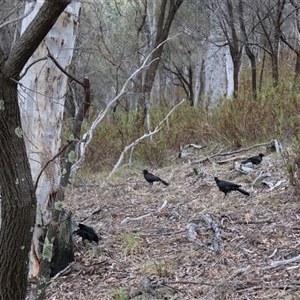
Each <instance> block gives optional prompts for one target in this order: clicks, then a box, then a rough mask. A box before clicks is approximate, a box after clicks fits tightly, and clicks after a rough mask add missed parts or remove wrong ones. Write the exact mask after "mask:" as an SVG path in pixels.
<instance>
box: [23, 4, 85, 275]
mask: <svg viewBox="0 0 300 300" xmlns="http://www.w3.org/2000/svg"><path fill="white" fill-rule="evenodd" d="M42 5H43V2H42V1H40V2H37V5H36V7H35V10H34V11H33V13H31V14H30V15H29V16H28V17H27V18H25V19H24V20H23V23H22V28H21V33H23V32H24V31H25V30H26V28H27V27H28V26H29V24H30V22H31V20H32V19H33V18H34V17H35V15H36V14H37V13H38V12H39V10H40V7H41V6H42ZM80 6H81V4H80V2H73V3H71V4H70V5H69V6H68V7H67V8H66V10H65V11H64V12H63V13H62V14H61V16H60V17H59V18H58V20H57V21H56V23H55V24H54V26H53V28H52V30H51V31H50V32H49V33H48V35H47V36H46V37H45V39H44V40H43V41H42V42H41V44H40V45H39V47H38V49H37V50H36V51H35V52H34V54H33V55H32V56H31V58H30V59H29V60H28V62H27V64H26V65H25V67H24V69H23V73H24V76H23V77H22V79H21V80H20V86H19V105H20V109H21V118H22V128H23V131H24V138H25V144H26V150H27V155H28V158H29V162H30V166H31V174H32V178H33V181H34V182H35V185H36V197H37V212H36V226H35V229H34V234H33V244H32V249H31V250H32V251H31V257H30V273H29V276H30V277H36V276H37V275H38V272H39V263H40V261H41V260H42V247H43V242H41V241H43V240H44V236H45V234H46V233H45V229H46V228H47V225H48V224H49V223H50V221H51V219H52V217H53V215H54V214H53V211H54V210H56V209H57V208H58V207H61V205H59V204H58V203H55V199H56V194H57V192H58V190H59V185H60V177H61V165H60V158H59V156H58V155H57V154H58V153H59V151H60V148H61V128H62V122H63V113H64V102H65V94H66V91H67V80H68V77H67V76H66V75H65V74H64V73H62V71H61V70H60V69H59V68H58V67H57V64H59V66H60V67H61V68H62V69H63V70H65V72H68V70H69V68H70V64H71V60H72V55H73V47H74V43H75V39H76V33H77V32H76V31H77V27H78V15H79V11H80ZM49 56H51V57H53V58H54V60H55V62H56V63H55V62H54V61H53V59H50V58H49ZM54 203H55V205H54ZM67 240H69V239H67ZM49 259H50V260H51V257H50V258H49V257H48V258H47V260H49Z"/></svg>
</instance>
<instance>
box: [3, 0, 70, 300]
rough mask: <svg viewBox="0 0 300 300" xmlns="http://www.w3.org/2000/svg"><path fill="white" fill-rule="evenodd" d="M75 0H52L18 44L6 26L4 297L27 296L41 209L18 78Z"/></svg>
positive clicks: (4, 61)
mask: <svg viewBox="0 0 300 300" xmlns="http://www.w3.org/2000/svg"><path fill="white" fill-rule="evenodd" d="M69 3H70V0H46V1H45V3H44V4H43V5H42V7H41V9H40V11H39V12H38V14H37V15H36V17H35V18H34V19H33V21H32V22H31V23H30V24H29V26H28V27H27V29H26V30H25V31H24V33H23V35H22V36H21V37H19V38H18V39H17V40H16V41H15V43H14V45H13V46H12V45H11V44H7V43H9V42H8V41H9V39H7V36H8V34H9V32H10V31H6V30H5V28H1V30H0V74H1V75H0V145H1V146H0V170H1V172H0V187H1V198H2V199H1V220H0V221H1V230H0V253H1V255H0V299H1V300H8V299H9V300H23V299H25V295H26V289H27V274H28V266H29V263H28V259H29V251H30V246H31V239H32V234H33V229H34V222H35V215H36V197H35V189H34V185H33V182H32V177H31V170H30V165H29V162H28V157H27V154H26V148H25V143H24V140H23V134H22V125H21V118H20V110H19V105H18V94H17V81H18V78H19V74H20V72H21V71H22V69H23V67H24V65H25V64H26V62H27V60H28V59H29V57H30V56H31V55H32V54H33V52H34V51H35V50H36V48H37V47H38V45H39V44H40V42H41V41H42V40H43V38H44V37H45V36H46V34H47V33H48V31H49V30H50V29H51V27H52V26H53V24H54V23H55V22H56V20H57V18H58V17H59V15H60V14H61V13H62V12H63V10H64V9H65V8H66V6H67V5H68V4H69ZM12 32H14V31H13V30H12ZM12 40H13V39H11V40H10V41H12Z"/></svg>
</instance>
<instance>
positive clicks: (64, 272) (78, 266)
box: [51, 260, 109, 281]
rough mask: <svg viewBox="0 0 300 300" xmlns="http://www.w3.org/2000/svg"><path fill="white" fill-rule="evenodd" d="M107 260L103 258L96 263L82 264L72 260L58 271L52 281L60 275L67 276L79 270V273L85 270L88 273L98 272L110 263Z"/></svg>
mask: <svg viewBox="0 0 300 300" xmlns="http://www.w3.org/2000/svg"><path fill="white" fill-rule="evenodd" d="M108 264H109V263H108V261H107V260H103V261H101V262H99V263H95V264H92V265H82V264H79V263H77V262H75V261H73V262H71V263H70V264H69V265H68V266H67V267H66V268H64V269H63V270H61V271H60V272H58V273H57V274H56V275H55V276H54V277H52V278H51V281H53V280H55V279H57V278H58V277H59V276H66V275H68V274H70V273H72V272H74V271H75V272H78V274H80V273H82V272H84V273H88V274H93V273H94V272H97V271H98V270H99V269H100V268H102V267H104V266H105V265H108Z"/></svg>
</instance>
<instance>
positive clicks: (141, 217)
mask: <svg viewBox="0 0 300 300" xmlns="http://www.w3.org/2000/svg"><path fill="white" fill-rule="evenodd" d="M167 204H168V201H167V200H165V201H164V203H163V204H162V206H161V207H160V208H158V209H157V210H156V211H154V212H150V213H148V214H145V215H142V216H139V217H134V218H132V217H127V218H125V219H124V220H123V221H122V222H121V225H124V224H126V223H128V222H130V221H138V220H141V219H144V218H146V217H150V216H153V215H156V214H158V213H159V212H160V211H161V210H162V209H164V208H165V206H166V205H167Z"/></svg>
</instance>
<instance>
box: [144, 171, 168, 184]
mask: <svg viewBox="0 0 300 300" xmlns="http://www.w3.org/2000/svg"><path fill="white" fill-rule="evenodd" d="M143 173H144V177H145V179H146V180H147V181H148V182H149V183H150V184H151V185H153V182H154V181H160V182H161V183H162V184H164V185H166V186H168V185H169V183H167V182H166V181H164V180H162V179H160V178H159V177H158V176H155V175H153V174H151V173H149V172H148V171H147V170H143Z"/></svg>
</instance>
